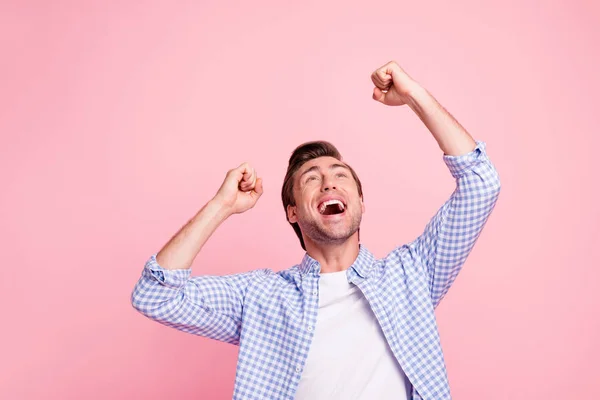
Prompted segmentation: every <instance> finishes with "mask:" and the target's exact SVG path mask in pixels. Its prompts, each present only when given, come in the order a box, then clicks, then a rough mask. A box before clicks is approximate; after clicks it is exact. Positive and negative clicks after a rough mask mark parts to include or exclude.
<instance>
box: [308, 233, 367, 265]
mask: <svg viewBox="0 0 600 400" xmlns="http://www.w3.org/2000/svg"><path fill="white" fill-rule="evenodd" d="M307 239H308V240H307ZM304 240H305V241H304V243H305V245H306V253H307V254H308V255H309V256H311V257H312V258H314V259H315V260H317V261H318V262H319V264H320V265H321V273H328V272H339V271H345V270H347V269H348V268H349V267H350V266H351V265H352V264H353V263H354V261H355V260H356V258H357V257H358V251H359V243H358V235H357V234H356V233H355V234H354V235H352V236H351V237H350V238H348V240H346V241H345V242H343V243H335V244H332V243H315V242H313V241H311V240H310V239H309V238H306V237H305V238H304Z"/></svg>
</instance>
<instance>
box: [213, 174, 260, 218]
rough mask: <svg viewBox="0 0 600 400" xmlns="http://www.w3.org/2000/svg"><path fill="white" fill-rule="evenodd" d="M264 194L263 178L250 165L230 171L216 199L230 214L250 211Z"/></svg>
mask: <svg viewBox="0 0 600 400" xmlns="http://www.w3.org/2000/svg"><path fill="white" fill-rule="evenodd" d="M262 194H263V186H262V178H257V175H256V171H255V170H254V168H252V167H251V166H250V164H248V163H243V164H242V165H240V166H239V167H237V168H235V169H232V170H230V171H229V172H227V176H225V180H224V181H223V184H222V185H221V187H220V188H219V191H218V192H217V194H216V195H215V197H214V200H216V201H217V202H219V204H221V205H222V206H223V207H225V208H226V209H227V211H228V212H229V213H230V214H241V213H243V212H245V211H248V210H249V209H251V208H252V207H254V205H255V204H256V202H257V201H258V199H259V198H260V196H261V195H262Z"/></svg>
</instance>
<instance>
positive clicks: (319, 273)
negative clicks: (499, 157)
mask: <svg viewBox="0 0 600 400" xmlns="http://www.w3.org/2000/svg"><path fill="white" fill-rule="evenodd" d="M371 79H372V80H373V83H374V84H375V88H374V90H373V99H375V100H377V101H380V102H381V103H383V104H385V105H389V106H400V105H404V104H406V105H408V106H409V107H410V108H411V109H412V110H413V111H414V112H415V113H416V114H417V115H418V116H419V118H420V119H421V120H422V121H423V122H424V124H425V125H426V126H427V128H428V129H429V130H430V131H431V133H432V134H433V136H434V138H435V140H436V141H437V143H438V145H439V147H440V148H441V149H442V151H443V152H444V155H443V159H444V161H445V163H446V165H447V166H448V168H449V169H450V172H451V174H452V176H453V177H454V178H455V180H456V183H457V185H456V190H455V191H454V192H453V193H452V195H451V196H450V198H449V199H448V200H447V201H446V203H444V205H443V206H442V207H441V208H440V209H439V211H438V212H437V213H436V215H435V216H434V217H433V218H432V219H431V221H430V222H429V223H428V224H427V226H426V228H425V231H424V232H423V233H422V234H421V235H420V236H419V237H418V238H416V239H415V240H414V241H412V242H410V243H408V244H405V245H402V246H399V247H397V248H396V249H394V250H393V251H392V252H390V253H389V254H388V255H387V256H386V257H385V258H382V259H375V257H374V256H373V255H372V254H371V253H370V252H369V251H368V250H367V249H366V247H364V246H363V245H362V244H359V226H360V221H361V217H362V214H363V212H364V210H365V206H364V203H363V198H362V187H361V184H360V180H359V179H358V176H357V175H356V173H355V172H354V170H353V169H352V168H351V167H350V166H349V165H348V164H346V163H345V162H343V161H342V159H341V156H340V155H339V153H338V152H337V150H336V149H335V147H333V146H332V145H331V144H330V143H327V142H310V143H306V144H304V145H301V146H299V147H298V148H297V149H296V150H295V151H294V153H293V154H292V156H291V158H290V162H289V166H288V171H287V174H286V177H285V181H284V185H283V189H282V200H283V205H284V208H285V211H286V214H287V219H288V221H289V223H290V224H292V226H293V228H294V230H295V231H296V234H297V235H298V237H299V239H300V243H301V245H302V247H303V248H304V249H305V250H306V254H305V255H304V258H303V259H302V262H301V263H300V264H298V265H295V266H293V267H291V268H289V269H287V270H284V271H280V272H274V271H272V270H269V269H262V270H254V271H250V272H247V273H240V274H234V275H228V276H195V277H191V269H190V266H191V264H192V262H193V260H194V258H195V257H196V255H197V254H198V252H199V251H200V249H201V248H202V246H203V245H204V243H205V242H206V241H207V240H208V238H209V237H210V236H211V234H212V233H213V232H214V231H215V229H216V228H217V227H218V226H219V225H220V224H221V223H222V222H223V221H224V220H225V219H227V218H228V217H229V216H231V215H233V214H236V213H243V212H245V211H247V210H249V209H250V208H252V207H253V206H254V205H255V204H256V201H257V200H258V199H259V197H260V196H261V194H262V192H263V188H262V180H261V178H259V177H258V175H257V173H256V171H255V170H254V169H253V168H252V167H251V166H250V165H248V164H242V165H241V166H239V167H238V168H236V169H233V170H231V171H229V172H228V173H227V176H226V178H225V180H224V182H223V184H222V186H221V188H220V189H219V190H218V192H217V194H216V195H215V196H214V198H213V199H212V200H211V201H209V202H208V203H207V204H206V205H205V206H204V207H203V208H202V209H201V210H200V211H199V212H198V213H197V214H196V215H195V216H194V217H193V218H192V219H191V220H190V221H189V222H188V223H187V224H186V225H185V226H184V227H183V228H182V229H181V230H180V231H179V232H178V233H177V234H176V235H175V236H174V237H173V238H172V239H171V240H170V241H169V242H168V243H167V244H166V245H165V246H164V247H163V248H162V250H160V251H159V252H158V253H157V254H154V255H152V256H151V257H150V259H149V260H148V261H147V263H146V265H145V267H144V270H143V272H142V276H141V278H140V280H139V281H138V283H137V285H136V287H135V289H134V291H133V294H132V304H133V306H134V307H135V308H136V309H137V310H139V311H140V312H141V313H143V314H144V315H146V316H148V317H149V318H152V319H154V320H156V321H158V322H160V323H162V324H164V325H167V326H171V327H174V328H176V329H179V330H182V331H184V332H189V333H193V334H196V335H201V336H206V337H209V338H212V339H216V340H221V341H224V342H228V343H232V344H235V345H239V346H240V349H239V355H238V364H237V373H236V380H235V387H234V394H233V398H234V399H294V398H295V399H311V400H315V399H316V400H318V399H328V400H331V399H366V400H371V399H378V400H382V399H426V400H430V399H431V400H434V399H435V400H441V399H450V389H449V385H448V380H447V375H446V368H445V364H444V358H443V354H442V349H441V345H440V340H439V336H438V331H437V326H436V321H435V315H434V309H435V307H436V306H437V305H438V303H439V302H440V301H441V299H442V298H443V297H444V295H445V294H446V292H447V291H448V289H449V288H450V286H451V284H452V283H453V282H454V280H455V278H456V276H457V274H458V273H459V271H460V269H461V267H462V265H463V264H464V262H465V260H466V258H467V256H468V255H469V253H470V252H471V250H472V248H473V246H474V244H475V241H476V240H477V238H478V237H479V234H480V233H481V231H482V229H483V226H484V224H485V223H486V221H487V219H488V217H489V215H490V213H491V212H492V210H493V208H494V206H495V204H496V201H497V198H498V195H499V191H500V181H499V178H498V174H497V172H496V170H495V168H494V166H493V165H492V163H491V162H490V160H489V159H488V157H487V154H486V152H485V143H484V142H480V141H477V142H476V141H474V140H473V139H472V138H471V136H470V135H469V134H468V133H467V132H466V131H465V130H464V129H463V128H462V126H461V125H460V124H459V123H458V122H457V121H456V120H455V119H454V118H453V117H452V116H451V115H450V114H449V113H448V112H447V111H446V110H444V108H443V107H442V106H441V105H439V104H438V103H437V101H436V100H435V99H434V98H433V97H432V96H431V95H430V94H429V93H428V92H427V91H426V90H425V89H424V88H422V87H421V86H420V85H419V84H418V83H417V82H416V81H414V80H413V79H412V78H411V77H410V76H409V75H408V74H407V73H406V72H405V71H404V70H403V69H402V68H401V67H400V66H399V65H398V64H397V63H395V62H389V63H387V64H386V65H384V66H383V67H381V68H379V69H377V70H376V71H375V72H373V74H372V76H371Z"/></svg>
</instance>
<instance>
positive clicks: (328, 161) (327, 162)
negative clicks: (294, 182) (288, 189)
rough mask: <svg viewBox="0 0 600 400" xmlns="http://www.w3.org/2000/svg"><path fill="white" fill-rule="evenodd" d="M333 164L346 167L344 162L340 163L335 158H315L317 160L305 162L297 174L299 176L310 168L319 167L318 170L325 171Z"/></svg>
mask: <svg viewBox="0 0 600 400" xmlns="http://www.w3.org/2000/svg"><path fill="white" fill-rule="evenodd" d="M334 164H338V165H340V164H341V165H343V166H346V163H345V162H343V161H340V160H338V159H337V158H335V157H329V156H324V157H317V158H313V159H312V160H310V161H307V162H305V163H304V164H303V165H302V167H300V169H299V170H298V174H300V175H301V174H302V173H303V172H304V171H306V170H308V169H310V168H312V167H319V168H320V169H322V170H325V169H328V168H329V167H330V166H332V165H334Z"/></svg>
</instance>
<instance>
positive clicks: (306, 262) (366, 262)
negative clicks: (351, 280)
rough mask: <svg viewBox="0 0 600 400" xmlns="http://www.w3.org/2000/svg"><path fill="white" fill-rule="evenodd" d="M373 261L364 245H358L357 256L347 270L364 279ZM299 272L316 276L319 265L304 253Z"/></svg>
mask: <svg viewBox="0 0 600 400" xmlns="http://www.w3.org/2000/svg"><path fill="white" fill-rule="evenodd" d="M374 261H375V257H374V256H373V254H372V253H371V252H370V251H369V250H368V249H367V248H366V247H365V246H364V245H362V244H359V246H358V256H357V257H356V260H354V262H353V263H352V265H350V267H348V269H353V270H354V271H355V272H356V273H357V274H358V275H359V276H360V277H361V278H365V277H366V276H367V274H368V271H369V269H370V268H371V266H372V265H373V262H374ZM300 272H301V273H302V274H303V275H304V274H308V273H313V274H316V275H318V274H319V273H320V272H321V264H320V263H319V262H318V261H317V260H315V259H314V258H312V257H311V256H309V255H308V253H305V254H304V257H303V258H302V262H301V263H300Z"/></svg>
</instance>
